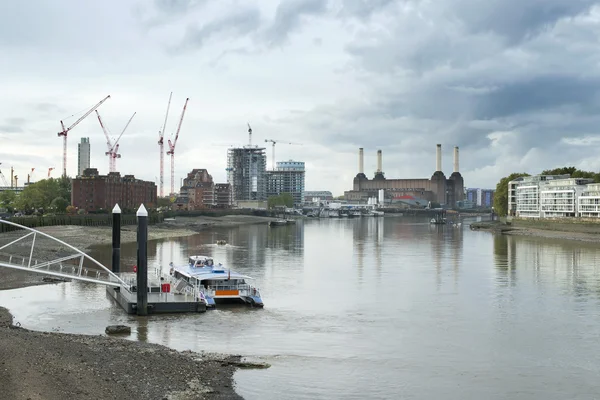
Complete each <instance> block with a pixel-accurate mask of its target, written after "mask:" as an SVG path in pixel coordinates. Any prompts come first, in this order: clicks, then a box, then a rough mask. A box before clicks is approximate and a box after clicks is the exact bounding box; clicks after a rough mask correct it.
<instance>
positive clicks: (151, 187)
mask: <svg viewBox="0 0 600 400" xmlns="http://www.w3.org/2000/svg"><path fill="white" fill-rule="evenodd" d="M117 203H118V204H119V206H120V207H121V209H131V210H135V209H137V208H138V207H139V206H140V204H144V206H145V207H146V208H155V207H156V184H155V183H154V182H149V181H142V180H140V179H136V178H135V177H134V176H133V175H125V176H123V177H121V174H120V173H118V172H110V173H109V174H108V175H100V174H98V170H97V169H96V168H87V169H85V170H84V171H83V173H82V174H81V175H80V176H78V177H77V178H75V179H73V180H72V187H71V204H72V205H73V206H74V207H76V208H78V209H83V210H86V211H101V210H106V211H109V212H110V210H112V209H113V207H114V206H115V204H117Z"/></svg>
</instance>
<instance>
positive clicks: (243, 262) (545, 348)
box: [0, 217, 600, 400]
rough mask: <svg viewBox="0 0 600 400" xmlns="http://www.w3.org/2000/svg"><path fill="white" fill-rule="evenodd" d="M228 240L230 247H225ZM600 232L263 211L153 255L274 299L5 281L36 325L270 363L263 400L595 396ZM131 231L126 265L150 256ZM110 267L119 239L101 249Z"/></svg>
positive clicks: (246, 381) (245, 384)
mask: <svg viewBox="0 0 600 400" xmlns="http://www.w3.org/2000/svg"><path fill="white" fill-rule="evenodd" d="M217 239H225V240H227V243H228V245H226V246H217V245H214V244H213V243H215V241H216V240H217ZM598 247H599V246H598V245H594V244H589V243H579V242H567V241H559V240H548V239H539V238H530V237H513V236H494V235H492V234H490V233H488V232H480V231H471V230H470V229H469V227H468V221H466V222H465V223H463V225H462V226H460V227H453V226H432V225H430V224H429V223H428V222H427V221H426V220H418V219H413V218H403V217H385V218H362V219H349V220H348V219H325V220H323V219H322V220H307V221H304V222H302V221H300V222H299V223H298V224H297V225H295V226H285V227H273V228H269V227H267V226H265V225H247V226H241V227H236V228H229V229H215V230H212V231H210V232H209V231H207V232H204V233H200V234H198V235H195V236H191V237H186V238H180V239H176V240H167V241H153V242H150V243H149V257H150V259H149V263H150V264H151V265H156V264H159V263H160V264H162V265H165V266H166V265H167V264H168V263H169V261H171V260H173V261H174V262H175V263H182V262H185V261H186V259H187V256H188V255H191V254H206V255H211V256H213V257H215V259H217V260H223V261H224V263H225V264H226V265H233V266H235V268H234V269H236V270H238V271H240V272H243V273H246V274H248V275H250V276H253V277H254V278H256V279H255V283H256V285H257V286H258V287H259V288H260V289H261V292H262V294H263V298H264V301H265V308H264V309H262V310H261V309H251V308H247V307H244V306H240V307H238V306H228V307H220V308H218V309H217V310H215V311H208V312H206V313H204V314H188V315H167V316H151V317H149V318H147V319H146V318H138V317H135V316H129V315H126V314H124V312H123V311H122V310H121V309H120V308H118V307H117V306H114V305H112V304H111V302H110V300H109V299H108V298H107V296H106V294H105V290H104V288H102V287H98V286H95V285H93V284H83V283H66V284H59V285H50V286H38V287H30V288H23V289H17V290H11V291H4V292H0V304H3V305H4V306H6V307H8V308H9V309H10V310H11V312H12V313H13V314H14V316H15V320H16V321H18V322H20V323H21V324H22V325H23V326H25V327H28V328H31V329H36V330H46V331H61V332H72V333H87V334H101V333H102V332H103V330H104V327H105V326H106V325H109V324H114V323H125V324H128V325H131V326H132V327H133V333H132V335H131V339H132V340H144V341H150V342H155V343H160V344H164V345H167V346H170V347H173V348H176V349H178V350H187V349H191V350H194V351H202V350H204V351H211V352H224V353H234V354H242V355H246V356H249V357H251V358H254V359H257V360H260V361H264V362H267V363H269V364H271V365H272V367H271V368H269V369H266V370H241V371H239V372H237V373H236V375H235V380H236V390H237V391H238V393H240V394H241V395H242V396H244V397H245V398H246V399H248V400H252V399H366V398H367V399H434V398H443V399H507V398H510V399H513V400H514V399H532V398H539V399H545V400H550V399H561V400H563V399H567V398H568V399H591V398H594V397H596V396H597V395H598V393H600V383H599V382H598V376H599V375H600V362H598V354H600V340H598V337H599V336H600V323H599V319H598V311H599V310H600V268H599V267H598V261H599V259H600V250H599V249H598ZM135 254H136V249H135V245H124V246H123V249H122V256H123V261H122V264H123V267H124V269H131V268H132V266H133V264H134V263H135ZM91 255H92V256H94V257H96V258H97V259H99V260H100V261H102V262H103V263H104V264H105V265H110V250H109V248H108V247H100V248H97V249H95V250H94V252H93V253H92V254H91Z"/></svg>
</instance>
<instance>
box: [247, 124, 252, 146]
mask: <svg viewBox="0 0 600 400" xmlns="http://www.w3.org/2000/svg"><path fill="white" fill-rule="evenodd" d="M246 123H247V124H248V147H252V128H251V127H250V122H246Z"/></svg>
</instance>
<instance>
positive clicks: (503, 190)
mask: <svg viewBox="0 0 600 400" xmlns="http://www.w3.org/2000/svg"><path fill="white" fill-rule="evenodd" d="M522 176H529V174H528V173H526V172H513V173H512V174H510V175H509V176H505V177H504V178H502V179H500V182H498V184H497V185H496V192H495V193H494V212H495V213H496V215H500V216H505V215H506V214H507V213H508V182H510V181H512V180H514V179H517V178H520V177H522Z"/></svg>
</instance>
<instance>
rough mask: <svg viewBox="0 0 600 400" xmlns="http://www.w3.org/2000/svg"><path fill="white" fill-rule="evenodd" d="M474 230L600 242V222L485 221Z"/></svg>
mask: <svg viewBox="0 0 600 400" xmlns="http://www.w3.org/2000/svg"><path fill="white" fill-rule="evenodd" d="M470 226H471V229H472V230H484V231H489V232H493V233H496V234H501V235H514V236H533V237H540V238H546V239H561V240H577V241H582V242H600V224H575V223H564V224H561V223H558V222H537V221H536V222H524V221H511V222H510V223H506V222H504V221H483V222H474V223H472V224H471V225H470Z"/></svg>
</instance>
